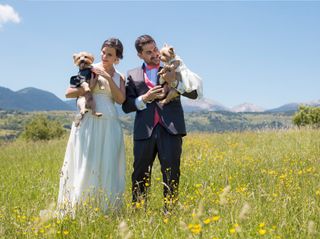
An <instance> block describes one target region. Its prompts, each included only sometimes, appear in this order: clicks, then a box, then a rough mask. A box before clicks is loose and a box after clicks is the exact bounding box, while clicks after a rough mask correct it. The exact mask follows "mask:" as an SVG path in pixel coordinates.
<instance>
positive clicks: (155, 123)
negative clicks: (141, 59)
mask: <svg viewBox="0 0 320 239" xmlns="http://www.w3.org/2000/svg"><path fill="white" fill-rule="evenodd" d="M144 82H145V83H146V85H147V86H148V88H149V89H150V88H152V87H154V85H153V83H152V82H151V80H149V77H148V75H147V73H146V70H145V69H144ZM158 123H161V119H160V116H159V113H158V111H157V108H154V121H153V126H156V125H157V124H158Z"/></svg>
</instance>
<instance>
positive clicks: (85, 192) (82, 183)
mask: <svg viewBox="0 0 320 239" xmlns="http://www.w3.org/2000/svg"><path fill="white" fill-rule="evenodd" d="M99 77H100V79H99V80H101V81H102V82H103V85H104V88H105V89H101V88H99V86H98V84H97V86H96V87H95V89H94V90H93V91H92V92H93V98H94V100H95V102H96V110H97V112H101V113H102V114H103V115H102V116H101V117H97V116H93V115H92V114H91V111H89V112H88V113H86V114H85V116H84V117H83V119H82V120H81V122H80V126H78V127H75V124H74V123H73V124H72V128H71V133H70V137H69V141H68V144H67V148H66V153H65V157H64V163H63V166H62V170H61V176H60V189H59V197H58V212H59V213H60V215H65V214H66V213H69V212H71V213H72V214H73V213H74V212H75V209H76V208H77V206H79V205H81V204H83V203H84V202H88V203H92V202H94V203H95V205H97V207H99V208H100V209H101V210H103V211H104V212H106V210H107V209H115V208H119V206H120V205H121V202H122V196H123V195H122V194H123V193H124V188H125V148H124V147H125V146H124V140H123V132H122V128H121V124H120V120H119V117H118V112H117V110H116V108H115V105H114V100H113V98H112V94H111V91H110V87H109V84H108V81H107V80H106V79H104V78H103V77H101V76H99ZM113 80H114V82H115V83H116V84H117V85H118V86H120V74H119V73H118V72H117V71H116V72H115V74H114V76H113Z"/></svg>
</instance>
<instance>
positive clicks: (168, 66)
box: [158, 44, 180, 104]
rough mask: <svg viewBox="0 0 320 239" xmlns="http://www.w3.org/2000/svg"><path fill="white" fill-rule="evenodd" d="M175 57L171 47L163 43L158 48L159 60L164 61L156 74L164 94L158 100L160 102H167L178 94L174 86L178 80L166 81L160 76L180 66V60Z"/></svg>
mask: <svg viewBox="0 0 320 239" xmlns="http://www.w3.org/2000/svg"><path fill="white" fill-rule="evenodd" d="M175 58H176V55H175V53H174V49H173V47H172V46H169V45H167V44H165V45H164V47H163V48H162V49H161V50H160V60H161V61H162V62H163V63H164V66H163V68H162V69H161V71H160V72H159V73H158V75H160V79H159V83H160V84H161V85H163V90H164V94H165V98H164V99H163V100H161V101H160V102H161V103H162V104H167V103H169V102H170V101H171V100H172V99H174V98H175V97H177V96H178V95H179V94H178V92H177V90H176V89H175V88H174V87H176V86H177V82H178V81H177V80H175V81H173V82H166V81H165V79H163V78H162V76H163V75H164V74H165V73H167V72H171V71H176V69H177V68H178V67H179V66H180V61H179V60H177V59H175ZM177 76H179V73H178V74H177ZM178 80H179V79H178Z"/></svg>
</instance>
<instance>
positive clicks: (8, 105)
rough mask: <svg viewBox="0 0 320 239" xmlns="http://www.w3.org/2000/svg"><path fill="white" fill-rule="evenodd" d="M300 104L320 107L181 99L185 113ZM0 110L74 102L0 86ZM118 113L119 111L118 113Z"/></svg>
mask: <svg viewBox="0 0 320 239" xmlns="http://www.w3.org/2000/svg"><path fill="white" fill-rule="evenodd" d="M300 104H305V105H310V106H320V100H316V101H310V102H301V103H288V104H285V105H282V106H279V107H277V108H274V109H267V110H266V109H263V108H262V107H259V106H257V105H254V104H251V103H243V104H240V105H237V106H234V107H232V108H228V107H226V106H224V105H223V104H221V103H219V102H216V101H213V100H211V99H208V98H202V99H200V100H190V99H188V98H185V97H182V105H183V108H184V111H185V112H199V111H230V112H267V113H277V112H289V111H296V110H297V109H298V107H299V105H300ZM0 109H6V110H7V109H11V110H12V109H13V110H21V111H53V110H63V111H66V110H70V111H74V110H76V104H75V100H67V101H62V100H61V99H60V98H58V97H57V96H56V95H54V94H53V93H51V92H48V91H44V90H40V89H37V88H33V87H28V88H24V89H22V90H19V91H12V90H10V89H8V88H5V87H1V86H0ZM119 112H120V111H119Z"/></svg>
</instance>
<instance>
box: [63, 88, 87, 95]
mask: <svg viewBox="0 0 320 239" xmlns="http://www.w3.org/2000/svg"><path fill="white" fill-rule="evenodd" d="M84 93H85V92H84V90H83V88H81V87H78V88H71V87H69V88H68V89H67V90H66V93H65V96H66V98H77V97H79V96H81V95H83V94H84Z"/></svg>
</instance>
